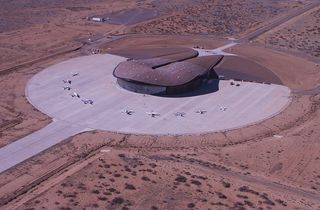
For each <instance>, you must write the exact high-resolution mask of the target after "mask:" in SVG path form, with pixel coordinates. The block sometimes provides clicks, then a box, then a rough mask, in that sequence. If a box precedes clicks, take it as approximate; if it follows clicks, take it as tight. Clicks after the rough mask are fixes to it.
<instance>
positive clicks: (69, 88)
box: [63, 86, 71, 90]
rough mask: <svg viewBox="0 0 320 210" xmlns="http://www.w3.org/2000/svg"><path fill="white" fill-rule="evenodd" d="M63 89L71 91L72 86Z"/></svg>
mask: <svg viewBox="0 0 320 210" xmlns="http://www.w3.org/2000/svg"><path fill="white" fill-rule="evenodd" d="M63 89H64V90H71V87H70V86H64V87H63Z"/></svg>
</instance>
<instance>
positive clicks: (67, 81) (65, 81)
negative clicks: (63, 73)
mask: <svg viewBox="0 0 320 210" xmlns="http://www.w3.org/2000/svg"><path fill="white" fill-rule="evenodd" d="M62 82H63V83H65V84H66V83H69V84H71V80H69V79H68V80H62Z"/></svg>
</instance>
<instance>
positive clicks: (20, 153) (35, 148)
mask: <svg viewBox="0 0 320 210" xmlns="http://www.w3.org/2000/svg"><path fill="white" fill-rule="evenodd" d="M83 131H87V129H86V128H85V127H83V126H79V125H70V123H67V122H63V121H57V122H52V123H51V124H49V125H48V126H46V127H44V128H42V129H41V130H39V131H36V132H34V133H32V134H30V135H28V136H26V137H24V138H22V139H19V140H18V141H15V142H13V143H11V144H9V145H7V146H5V147H2V148H1V149H0V163H1V164H0V172H3V171H5V170H7V169H9V168H11V167H12V166H14V165H16V164H18V163H21V162H23V161H24V160H26V159H28V158H30V157H32V156H34V155H36V154H38V153H40V152H42V151H44V150H46V149H48V148H50V147H51V146H53V145H55V144H57V143H60V142H61V141H63V140H64V139H66V138H68V137H70V136H73V135H75V134H78V133H81V132H83Z"/></svg>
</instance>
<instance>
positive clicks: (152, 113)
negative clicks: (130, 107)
mask: <svg viewBox="0 0 320 210" xmlns="http://www.w3.org/2000/svg"><path fill="white" fill-rule="evenodd" d="M146 113H147V114H148V115H150V116H151V117H158V116H160V114H159V113H158V112H154V111H151V112H146Z"/></svg>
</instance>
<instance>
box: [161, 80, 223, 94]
mask: <svg viewBox="0 0 320 210" xmlns="http://www.w3.org/2000/svg"><path fill="white" fill-rule="evenodd" d="M219 82H220V80H219V79H210V80H204V81H202V83H201V85H200V86H199V87H197V88H196V89H194V90H192V91H190V92H185V93H181V94H170V95H158V96H159V97H165V98H183V97H194V96H200V95H206V94H210V93H214V92H217V91H219Z"/></svg>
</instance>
